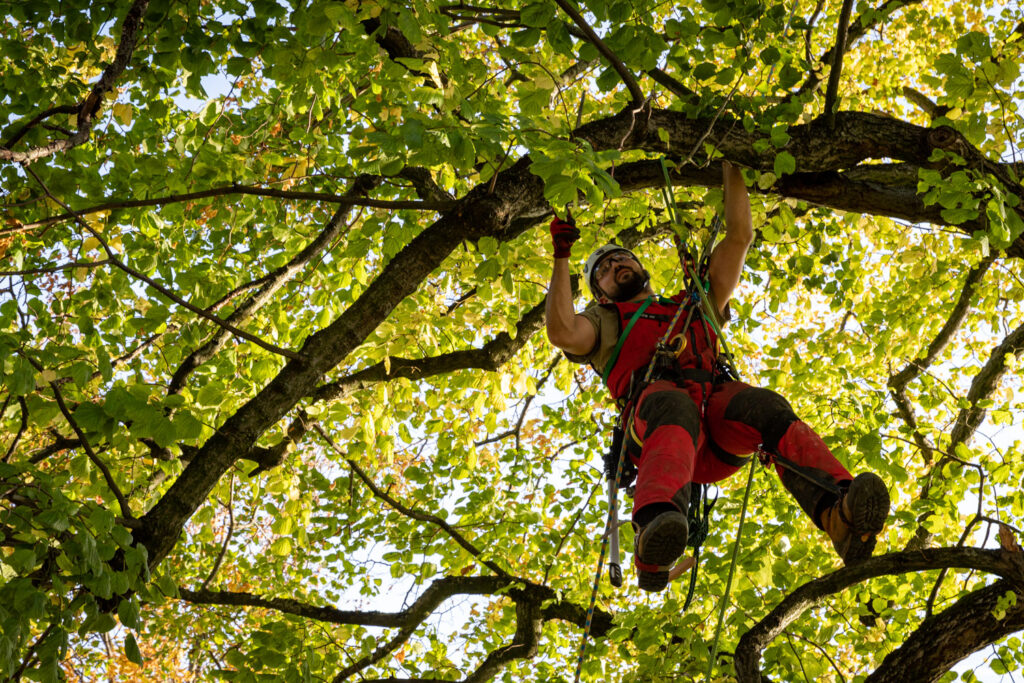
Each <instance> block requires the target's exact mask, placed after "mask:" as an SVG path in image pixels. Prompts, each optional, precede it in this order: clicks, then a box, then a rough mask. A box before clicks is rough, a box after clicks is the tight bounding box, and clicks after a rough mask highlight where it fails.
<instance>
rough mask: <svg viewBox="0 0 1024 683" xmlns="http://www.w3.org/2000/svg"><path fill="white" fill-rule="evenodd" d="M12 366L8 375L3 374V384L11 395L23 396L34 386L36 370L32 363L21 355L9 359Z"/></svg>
mask: <svg viewBox="0 0 1024 683" xmlns="http://www.w3.org/2000/svg"><path fill="white" fill-rule="evenodd" d="M11 363H12V365H13V366H14V369H13V371H12V372H11V373H10V374H9V375H5V376H4V384H5V385H6V386H7V389H8V390H9V391H10V392H11V395H12V396H24V395H26V394H28V393H30V392H31V391H32V390H33V389H35V388H36V380H35V377H36V371H35V368H33V367H32V364H31V363H29V362H28V361H27V360H25V359H24V358H22V357H21V356H16V357H14V358H13V359H12V360H11Z"/></svg>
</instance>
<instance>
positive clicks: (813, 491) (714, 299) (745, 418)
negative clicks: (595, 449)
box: [547, 161, 889, 591]
mask: <svg viewBox="0 0 1024 683" xmlns="http://www.w3.org/2000/svg"><path fill="white" fill-rule="evenodd" d="M722 175H723V189H724V192H725V226H726V232H725V237H724V238H723V239H722V240H721V241H720V242H719V243H718V245H717V246H715V247H714V249H713V251H712V253H711V256H710V260H709V262H708V269H707V280H708V284H707V286H708V287H709V295H710V296H709V301H710V302H711V305H712V308H713V309H714V311H713V313H714V314H715V315H716V316H718V322H719V323H721V322H724V321H726V320H728V319H729V317H730V311H729V308H728V304H729V299H730V297H731V296H732V293H733V290H734V289H735V287H736V285H737V284H738V282H739V278H740V274H741V271H742V269H743V262H744V259H745V257H746V253H747V249H748V248H749V246H750V244H751V242H752V241H753V226H752V220H751V214H750V200H749V198H748V196H747V188H746V184H745V183H744V180H743V176H742V173H741V172H740V170H739V169H738V168H736V167H734V166H733V165H732V164H730V163H728V162H724V161H723V163H722ZM551 236H552V241H553V244H554V249H555V254H554V256H555V258H554V268H553V272H552V276H551V287H550V290H549V292H548V299H547V334H548V339H549V340H550V341H551V343H552V344H554V345H555V346H557V347H558V348H560V349H562V350H563V351H564V352H565V354H566V356H567V357H568V358H569V359H570V360H572V361H573V362H577V363H584V362H586V363H589V364H590V365H591V367H592V368H594V370H595V371H596V372H597V373H598V374H600V375H602V377H603V378H604V381H605V384H606V385H607V387H608V390H609V392H610V393H611V395H612V397H613V398H614V399H615V400H616V402H617V403H618V405H619V407H620V408H621V409H622V418H621V420H622V422H621V424H622V425H623V426H624V428H625V425H627V424H628V422H629V420H628V418H629V416H630V415H631V414H632V417H633V421H632V427H631V429H630V433H628V434H626V435H625V438H626V440H627V453H628V454H629V459H630V461H631V462H632V464H633V465H634V466H635V467H636V469H637V472H636V489H635V496H634V500H633V525H634V528H635V530H636V540H635V546H634V562H635V564H636V567H637V570H638V578H639V585H640V588H642V589H644V590H648V591H658V590H662V589H663V588H665V586H666V585H667V583H668V577H669V569H670V568H671V567H672V565H673V563H674V562H675V561H676V559H677V558H678V557H679V556H680V555H681V554H682V553H683V551H684V550H685V547H686V539H687V533H688V524H687V509H688V506H689V499H690V483H691V482H696V483H712V482H717V481H721V480H723V479H725V478H727V477H729V476H730V475H732V474H733V473H734V472H736V471H737V470H738V469H739V468H740V467H741V466H742V465H743V464H745V463H746V462H747V460H749V458H745V457H742V456H745V455H748V454H750V453H753V452H755V451H758V452H760V453H764V454H767V457H768V458H769V460H773V458H772V455H773V454H774V456H775V458H777V459H775V462H776V471H777V472H778V474H779V477H780V479H781V480H782V483H783V485H784V486H785V487H786V489H787V490H788V491H789V492H790V493H791V494H792V495H793V497H794V498H796V500H797V502H798V503H799V504H800V506H801V507H802V508H803V510H804V511H805V512H806V513H807V514H808V515H809V516H810V517H811V520H812V521H813V522H814V524H815V525H816V526H817V527H818V528H819V529H823V530H824V531H825V532H826V533H827V534H828V536H829V538H830V539H831V541H832V544H833V546H834V547H835V549H836V552H837V553H838V554H839V556H840V557H841V558H842V559H843V561H844V562H845V563H846V564H853V563H856V562H859V561H862V560H865V559H867V558H868V557H870V556H871V553H872V551H873V550H874V547H875V536H876V534H878V533H879V532H880V531H881V530H882V526H883V525H884V523H885V518H886V517H887V515H888V513H889V492H888V489H887V488H886V486H885V483H884V482H883V481H882V480H881V478H880V477H878V475H876V474H874V473H871V472H865V473H861V474H859V475H858V476H857V477H854V476H853V475H851V474H850V472H849V471H847V469H846V468H845V467H843V465H841V464H840V463H839V461H838V460H836V458H835V457H834V456H833V455H832V453H831V452H830V451H829V449H828V447H827V446H826V445H825V443H824V442H823V441H822V440H821V438H820V437H819V436H818V435H817V434H816V433H815V432H814V431H813V430H812V429H811V428H810V427H809V426H807V425H806V424H805V423H803V422H801V421H800V420H799V419H798V418H797V416H796V415H795V414H794V413H793V410H792V408H791V407H790V405H789V402H787V401H786V399H784V398H783V397H781V396H780V395H778V394H777V393H775V392H773V391H770V390H768V389H762V388H758V387H753V386H750V385H748V384H745V383H743V382H740V381H737V380H735V379H733V378H731V377H729V376H728V375H727V374H726V373H725V372H724V371H723V365H722V363H720V362H719V358H718V351H717V346H718V344H717V338H716V337H715V333H714V330H713V329H712V326H710V325H709V324H708V322H707V321H706V320H704V318H703V317H702V315H701V314H700V312H699V311H697V312H696V314H694V312H693V311H684V314H683V315H680V316H678V317H676V319H677V320H678V322H677V324H676V327H675V329H674V330H673V331H672V334H671V335H666V334H665V332H666V328H667V327H668V325H669V322H670V321H671V320H673V318H674V317H675V313H676V312H677V309H678V307H679V306H684V307H692V308H696V307H697V305H698V304H697V303H696V302H695V301H694V297H692V296H691V295H690V294H689V293H688V292H686V291H683V292H680V293H679V294H677V295H675V296H673V297H671V298H670V299H668V298H661V297H657V296H656V295H655V293H654V290H653V289H652V287H651V284H650V276H649V275H648V273H647V271H646V270H644V268H643V266H642V265H641V264H640V262H639V261H638V260H637V258H636V256H635V255H634V254H633V253H632V252H630V251H629V250H627V249H625V248H623V247H620V246H618V245H614V244H609V245H605V246H603V247H601V248H599V249H597V250H596V251H595V252H594V253H593V254H592V255H591V256H590V258H589V259H588V260H587V263H586V266H585V268H584V271H583V273H584V277H585V278H586V280H587V284H588V286H589V287H590V291H591V293H592V294H593V295H594V299H595V300H596V301H595V303H593V304H592V305H591V306H589V307H588V308H587V309H586V310H585V311H584V312H583V313H582V314H576V313H575V312H574V310H573V303H572V294H571V285H570V275H569V255H570V251H571V248H572V244H573V243H574V242H575V241H576V239H577V238H578V237H579V231H578V230H577V229H576V227H575V226H574V225H572V224H571V223H567V222H565V221H562V220H560V219H558V218H557V217H556V218H555V219H554V220H553V221H552V222H551ZM623 330H625V333H623ZM662 338H665V339H671V340H672V346H673V352H674V353H675V358H674V359H673V358H671V356H669V358H670V359H671V362H669V363H665V362H662V363H659V364H658V365H657V366H656V367H655V370H654V374H653V375H652V377H651V381H650V382H649V383H647V384H646V386H640V384H642V379H643V377H644V375H645V371H646V369H647V366H648V363H649V362H650V361H651V359H652V357H653V356H654V354H655V348H656V344H657V343H658V341H659V340H661V339H662ZM782 462H787V463H788V467H787V468H783V467H782V466H781V463H782Z"/></svg>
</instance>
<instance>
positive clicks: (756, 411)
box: [725, 387, 797, 451]
mask: <svg viewBox="0 0 1024 683" xmlns="http://www.w3.org/2000/svg"><path fill="white" fill-rule="evenodd" d="M725 419H726V420H733V421H735V422H740V423H742V424H745V425H749V426H751V427H753V428H754V429H756V430H757V431H758V432H760V433H761V439H762V444H763V445H764V447H765V449H766V450H769V451H774V450H775V449H776V448H777V447H778V445H779V441H780V440H781V439H782V437H783V435H784V434H785V433H786V430H787V429H789V426H790V425H791V424H793V423H794V422H796V421H797V417H796V413H794V412H793V408H792V406H790V405H789V401H787V400H786V399H784V398H783V397H781V396H779V395H778V394H776V393H775V392H774V391H772V390H771V389H762V388H760V387H750V388H749V389H744V390H743V391H741V392H739V393H738V394H736V395H735V396H733V397H732V398H731V399H730V400H729V404H728V405H727V406H726V407H725Z"/></svg>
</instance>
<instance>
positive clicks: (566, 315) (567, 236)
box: [545, 218, 597, 356]
mask: <svg viewBox="0 0 1024 683" xmlns="http://www.w3.org/2000/svg"><path fill="white" fill-rule="evenodd" d="M579 236H580V231H579V230H577V229H576V226H575V225H572V224H571V223H566V222H565V221H563V220H560V219H558V218H555V219H554V220H553V221H551V241H552V242H553V243H554V245H555V264H554V267H553V269H552V271H551V286H550V287H549V288H548V298H547V303H546V305H545V310H546V320H547V332H548V340H549V341H550V342H551V343H552V344H554V345H555V346H557V347H558V348H560V349H562V350H563V351H567V352H569V353H572V354H575V355H580V356H582V355H585V354H587V353H589V352H590V351H591V349H593V348H594V343H595V342H596V341H597V333H596V332H595V331H594V326H593V325H592V324H591V323H590V321H588V320H587V319H586V318H584V317H583V316H580V315H576V312H575V311H574V310H573V307H572V282H571V280H570V276H569V254H570V252H571V250H572V244H573V242H575V241H576V240H577V239H578V238H579Z"/></svg>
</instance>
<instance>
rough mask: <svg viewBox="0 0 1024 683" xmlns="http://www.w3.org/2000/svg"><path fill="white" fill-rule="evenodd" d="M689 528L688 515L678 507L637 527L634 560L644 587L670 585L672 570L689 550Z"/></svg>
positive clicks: (649, 589)
mask: <svg viewBox="0 0 1024 683" xmlns="http://www.w3.org/2000/svg"><path fill="white" fill-rule="evenodd" d="M688 531H689V527H688V525H687V523H686V515H684V514H683V513H682V512H679V511H678V510H673V511H671V512H662V513H661V514H660V515H658V516H657V517H655V518H654V519H653V520H652V521H651V523H650V524H648V525H647V526H645V527H643V528H641V529H640V530H639V531H637V534H636V540H635V541H634V544H633V548H634V558H633V561H634V563H635V564H636V568H637V578H638V583H639V585H640V588H641V589H643V590H645V591H660V590H664V588H665V586H667V585H668V579H669V576H668V574H669V570H670V569H672V565H673V564H675V561H676V559H677V558H678V557H679V556H680V555H682V554H683V551H684V550H686V536H687V532H688Z"/></svg>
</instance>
